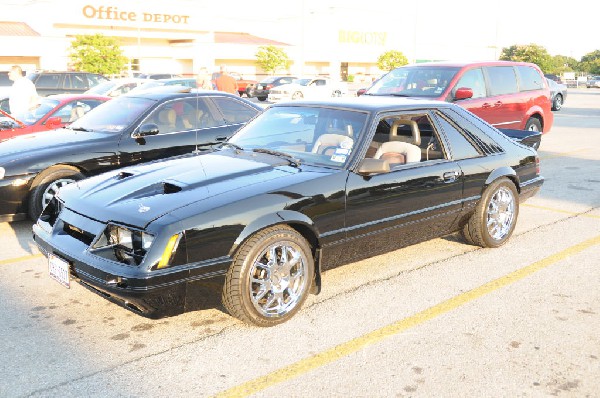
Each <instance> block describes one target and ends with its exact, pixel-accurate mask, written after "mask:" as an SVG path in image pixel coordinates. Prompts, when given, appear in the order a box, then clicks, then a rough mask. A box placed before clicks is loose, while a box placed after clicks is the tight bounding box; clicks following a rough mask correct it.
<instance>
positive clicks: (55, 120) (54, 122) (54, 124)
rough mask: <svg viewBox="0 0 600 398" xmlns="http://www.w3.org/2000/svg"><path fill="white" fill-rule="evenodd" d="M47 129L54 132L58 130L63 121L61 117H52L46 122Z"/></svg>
mask: <svg viewBox="0 0 600 398" xmlns="http://www.w3.org/2000/svg"><path fill="white" fill-rule="evenodd" d="M45 124H46V128H48V129H50V130H52V129H56V128H58V127H59V126H60V125H61V124H62V119H61V118H60V116H52V117H49V118H48V120H46V123H45Z"/></svg>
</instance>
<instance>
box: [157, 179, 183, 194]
mask: <svg viewBox="0 0 600 398" xmlns="http://www.w3.org/2000/svg"><path fill="white" fill-rule="evenodd" d="M162 186H163V193H165V194H170V193H177V192H179V191H181V189H182V188H181V187H180V186H179V185H175V184H173V183H170V182H163V184H162Z"/></svg>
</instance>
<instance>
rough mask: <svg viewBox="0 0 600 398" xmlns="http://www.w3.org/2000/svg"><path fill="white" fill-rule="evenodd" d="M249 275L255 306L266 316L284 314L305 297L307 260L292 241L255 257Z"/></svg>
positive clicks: (278, 244) (282, 243)
mask: <svg viewBox="0 0 600 398" xmlns="http://www.w3.org/2000/svg"><path fill="white" fill-rule="evenodd" d="M249 275H250V285H251V286H250V295H251V300H252V304H253V305H254V308H256V310H257V311H258V312H259V313H260V314H261V315H263V316H265V317H271V316H282V315H285V314H287V313H288V312H290V311H291V310H292V309H294V308H295V307H296V306H297V304H298V303H299V302H300V300H301V299H302V298H303V295H304V292H305V290H306V287H305V285H306V283H307V275H308V266H307V260H306V258H304V256H303V254H302V251H301V250H300V248H298V247H297V246H295V245H294V244H293V243H291V242H280V243H277V244H274V245H272V246H270V247H268V248H267V249H266V250H265V251H264V252H262V253H261V254H260V255H259V256H258V258H256V259H255V260H254V263H253V264H252V267H251V269H250V273H249Z"/></svg>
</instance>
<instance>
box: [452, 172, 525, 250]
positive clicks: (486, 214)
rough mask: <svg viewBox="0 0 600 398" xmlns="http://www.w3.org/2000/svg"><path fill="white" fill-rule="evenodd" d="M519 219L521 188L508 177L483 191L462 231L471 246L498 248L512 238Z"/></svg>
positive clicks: (498, 180)
mask: <svg viewBox="0 0 600 398" xmlns="http://www.w3.org/2000/svg"><path fill="white" fill-rule="evenodd" d="M518 216H519V197H518V193H517V188H516V187H515V184H513V183H512V181H510V180H509V179H508V178H499V179H497V180H496V181H494V182H492V183H491V184H490V185H489V186H488V187H487V189H486V190H485V191H484V192H483V195H482V196H481V199H480V200H479V203H478V204H477V207H476V208H475V212H474V213H473V215H471V217H470V218H469V221H468V222H467V223H466V224H465V225H464V226H463V228H462V230H461V231H460V232H461V235H462V236H463V238H464V239H465V241H466V242H467V243H469V244H472V245H476V246H481V247H498V246H501V245H503V244H504V243H505V242H506V241H507V240H508V238H510V236H511V235H512V233H513V231H514V229H515V225H516V224H517V217H518Z"/></svg>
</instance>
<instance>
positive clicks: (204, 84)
mask: <svg viewBox="0 0 600 398" xmlns="http://www.w3.org/2000/svg"><path fill="white" fill-rule="evenodd" d="M196 88H199V89H202V90H212V89H213V84H212V82H211V81H210V75H209V74H208V71H207V70H206V68H202V69H200V72H198V76H197V77H196Z"/></svg>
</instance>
